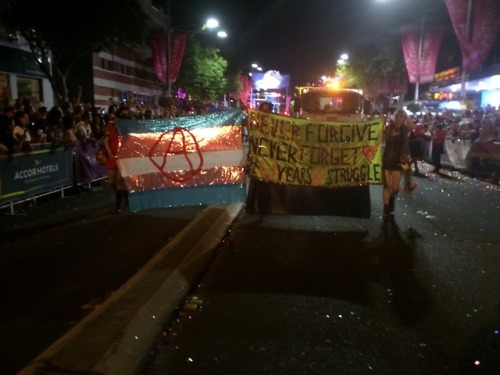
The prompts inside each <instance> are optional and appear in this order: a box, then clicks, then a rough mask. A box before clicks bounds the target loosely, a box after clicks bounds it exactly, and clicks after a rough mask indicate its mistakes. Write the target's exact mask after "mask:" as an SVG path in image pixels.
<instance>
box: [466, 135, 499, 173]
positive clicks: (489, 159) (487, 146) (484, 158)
mask: <svg viewBox="0 0 500 375" xmlns="http://www.w3.org/2000/svg"><path fill="white" fill-rule="evenodd" d="M467 168H468V169H469V171H470V173H471V174H473V175H479V176H491V175H492V174H495V176H497V178H498V176H500V142H474V143H472V145H471V148H470V151H469V155H468V157H467Z"/></svg>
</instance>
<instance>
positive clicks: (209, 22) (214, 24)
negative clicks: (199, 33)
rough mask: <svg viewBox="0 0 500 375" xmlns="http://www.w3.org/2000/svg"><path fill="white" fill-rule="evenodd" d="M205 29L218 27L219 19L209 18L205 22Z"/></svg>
mask: <svg viewBox="0 0 500 375" xmlns="http://www.w3.org/2000/svg"><path fill="white" fill-rule="evenodd" d="M206 26H207V29H216V28H217V27H219V21H218V20H216V19H215V18H209V19H208V20H207V23H206Z"/></svg>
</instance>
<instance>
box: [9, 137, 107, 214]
mask: <svg viewBox="0 0 500 375" xmlns="http://www.w3.org/2000/svg"><path fill="white" fill-rule="evenodd" d="M99 147H100V144H99V142H95V143H92V142H88V143H80V144H77V145H76V146H74V147H68V146H64V145H55V144H52V143H45V144H34V145H33V151H31V152H29V153H16V154H12V155H0V207H1V208H4V207H7V206H10V213H11V214H13V213H14V205H15V204H17V203H21V202H25V201H27V200H32V199H36V198H38V197H41V196H44V195H48V194H52V193H55V192H60V193H61V196H64V190H65V189H68V188H72V187H76V186H78V185H85V184H87V185H90V183H91V182H93V181H97V180H99V179H103V178H105V177H106V176H107V170H106V167H104V166H102V165H100V164H99V163H97V160H96V157H95V154H96V152H97V150H98V149H99Z"/></svg>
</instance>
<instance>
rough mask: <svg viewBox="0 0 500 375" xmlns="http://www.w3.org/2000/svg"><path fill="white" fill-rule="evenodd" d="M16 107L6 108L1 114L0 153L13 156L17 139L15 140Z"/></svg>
mask: <svg viewBox="0 0 500 375" xmlns="http://www.w3.org/2000/svg"><path fill="white" fill-rule="evenodd" d="M15 112H16V110H15V108H14V107H11V106H7V107H4V109H3V111H2V113H1V114H0V151H2V152H4V153H7V154H12V153H14V151H15V147H16V144H17V142H16V139H15V138H14V126H15V124H14V113H15Z"/></svg>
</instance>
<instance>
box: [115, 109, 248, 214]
mask: <svg viewBox="0 0 500 375" xmlns="http://www.w3.org/2000/svg"><path fill="white" fill-rule="evenodd" d="M242 118H243V111H241V110H232V111H226V112H217V113H211V114H207V115H198V116H188V117H180V118H173V119H167V120H119V121H118V122H117V126H118V129H119V132H120V134H121V147H120V149H119V151H118V167H119V168H120V172H121V174H122V176H123V178H124V180H125V184H126V187H127V190H128V191H129V193H130V195H129V201H130V209H131V210H132V211H139V210H144V209H150V208H160V207H175V206H190V205H199V204H226V203H233V202H243V201H244V200H245V195H246V194H245V193H246V189H245V165H246V155H245V153H244V151H243V142H242V129H241V125H240V123H241V120H242Z"/></svg>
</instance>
